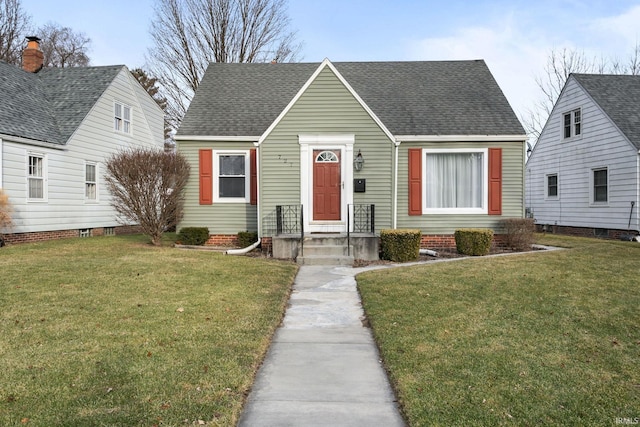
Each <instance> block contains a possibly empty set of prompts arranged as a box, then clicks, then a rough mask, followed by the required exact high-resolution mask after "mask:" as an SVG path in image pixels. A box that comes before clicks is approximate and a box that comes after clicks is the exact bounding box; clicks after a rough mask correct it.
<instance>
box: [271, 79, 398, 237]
mask: <svg viewBox="0 0 640 427" xmlns="http://www.w3.org/2000/svg"><path fill="white" fill-rule="evenodd" d="M301 134H312V135H341V134H353V135H355V144H354V147H353V148H354V155H356V154H357V153H358V150H360V151H361V153H362V155H363V157H364V159H365V165H364V168H363V169H362V170H361V171H359V172H358V171H354V176H353V177H343V180H344V179H352V178H364V179H366V192H365V193H355V194H354V203H366V204H375V205H376V225H377V227H376V228H377V229H378V230H379V229H381V228H390V227H391V225H392V222H391V212H392V199H393V196H392V191H393V174H392V167H393V155H394V145H393V143H392V142H391V141H390V140H389V138H388V137H387V136H386V134H385V133H384V132H383V131H382V129H381V128H380V127H379V126H378V124H377V123H376V122H375V121H374V120H373V119H372V118H371V116H370V115H369V114H368V113H367V111H366V110H365V109H364V108H363V106H362V105H361V104H360V103H359V102H358V101H357V100H356V99H355V98H354V97H353V95H352V94H351V93H350V92H349V90H348V89H347V88H346V87H345V86H344V85H343V84H342V82H340V80H339V79H338V78H337V77H336V76H335V75H334V74H333V72H332V71H331V69H330V68H329V67H326V68H324V70H323V71H321V72H320V74H319V75H318V76H317V78H316V79H315V80H314V81H313V82H312V83H311V85H310V86H309V87H308V88H307V90H306V91H305V92H304V93H303V94H302V95H301V96H300V98H299V99H298V100H297V102H296V103H295V104H294V105H293V106H292V108H291V109H290V110H289V111H288V112H287V114H286V115H285V116H284V117H283V118H282V120H281V121H280V122H279V123H278V124H277V126H275V128H274V129H273V131H272V132H271V133H270V134H269V135H268V137H267V138H266V139H265V141H264V142H263V143H262V145H261V146H260V150H259V156H260V179H259V185H260V195H261V199H260V204H261V215H262V217H263V230H264V232H267V230H268V229H269V228H270V227H271V225H270V223H269V221H270V219H269V218H272V217H273V213H274V212H275V208H276V206H277V205H295V204H298V205H299V204H300V200H301V189H300V144H299V139H298V135H301ZM343 161H348V162H353V159H343ZM265 218H266V219H265Z"/></svg>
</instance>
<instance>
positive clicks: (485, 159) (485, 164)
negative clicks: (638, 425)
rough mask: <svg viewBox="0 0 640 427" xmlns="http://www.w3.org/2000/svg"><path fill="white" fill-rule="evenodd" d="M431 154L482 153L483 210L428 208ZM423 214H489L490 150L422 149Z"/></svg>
mask: <svg viewBox="0 0 640 427" xmlns="http://www.w3.org/2000/svg"><path fill="white" fill-rule="evenodd" d="M429 153H434V154H446V153H463V154H464V153H482V178H481V182H482V207H481V208H428V207H427V197H426V191H427V188H426V185H427V184H426V182H427V161H426V158H425V157H426V155H428V154H429ZM421 155H422V162H421V163H422V189H421V191H422V214H423V215H429V214H431V215H440V214H444V215H448V214H453V215H487V214H488V212H489V179H488V177H489V175H488V173H489V149H488V148H423V149H422V154H421Z"/></svg>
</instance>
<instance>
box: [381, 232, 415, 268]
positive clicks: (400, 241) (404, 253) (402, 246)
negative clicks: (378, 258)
mask: <svg viewBox="0 0 640 427" xmlns="http://www.w3.org/2000/svg"><path fill="white" fill-rule="evenodd" d="M421 237H422V236H421V233H420V230H382V231H380V246H381V247H382V259H386V260H390V261H394V262H407V261H416V260H417V259H418V257H419V256H420V239H421Z"/></svg>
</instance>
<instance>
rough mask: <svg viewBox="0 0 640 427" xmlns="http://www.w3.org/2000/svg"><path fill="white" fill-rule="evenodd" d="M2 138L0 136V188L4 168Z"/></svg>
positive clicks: (0, 186)
mask: <svg viewBox="0 0 640 427" xmlns="http://www.w3.org/2000/svg"><path fill="white" fill-rule="evenodd" d="M2 150H3V148H2V138H0V188H2V175H4V170H3V169H2Z"/></svg>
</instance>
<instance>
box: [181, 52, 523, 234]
mask: <svg viewBox="0 0 640 427" xmlns="http://www.w3.org/2000/svg"><path fill="white" fill-rule="evenodd" d="M525 140H526V135H525V133H524V130H523V128H522V126H521V124H520V122H519V121H518V119H517V118H516V116H515V114H514V113H513V110H512V109H511V107H510V106H509V103H508V102H507V100H506V98H505V97H504V95H503V93H502V91H501V90H500V88H499V87H498V85H497V83H496V81H495V80H494V78H493V76H492V75H491V72H490V71H489V69H488V68H487V66H486V64H485V63H484V61H481V60H476V61H433V62H344V63H335V64H334V63H332V62H330V61H329V60H324V61H323V62H322V63H282V64H221V63H212V64H210V65H209V68H208V69H207V72H206V73H205V76H204V78H203V79H202V82H201V84H200V86H199V88H198V90H197V92H196V94H195V97H194V99H193V101H192V103H191V105H190V107H189V110H188V111H187V114H186V116H185V117H184V120H183V122H182V125H181V127H180V129H179V130H178V133H177V136H176V141H177V146H178V151H180V152H181V153H182V154H184V155H185V156H186V157H187V158H188V160H189V161H190V163H191V165H192V169H191V173H192V175H191V178H190V181H189V183H188V184H187V188H186V206H185V215H184V219H183V220H182V222H181V223H180V224H179V227H178V228H182V227H188V226H194V227H204V226H206V227H208V228H209V231H210V233H211V238H210V240H209V243H210V244H221V243H225V242H226V243H232V242H233V241H234V239H235V235H236V233H238V232H239V231H244V230H249V231H257V233H258V235H259V236H260V238H261V239H262V242H263V247H264V245H266V246H267V247H268V246H269V245H270V244H271V243H270V242H271V240H272V238H275V237H277V236H279V235H283V234H287V233H289V234H293V235H295V234H298V235H299V234H300V233H304V235H305V236H307V235H309V236H311V235H313V234H319V233H334V234H344V233H346V232H347V230H348V231H350V232H354V231H360V232H362V231H366V233H368V234H371V235H376V234H379V232H380V230H382V229H400V228H413V229H420V230H421V231H422V234H423V242H422V243H423V245H424V246H431V247H442V246H450V245H451V244H453V232H454V231H455V229H457V228H461V227H489V228H493V229H496V230H497V229H498V228H499V224H500V220H501V219H503V218H507V217H516V218H521V217H522V216H523V214H524V205H523V200H524V144H525ZM300 210H301V211H302V214H303V215H302V216H300ZM292 223H293V224H292Z"/></svg>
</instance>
